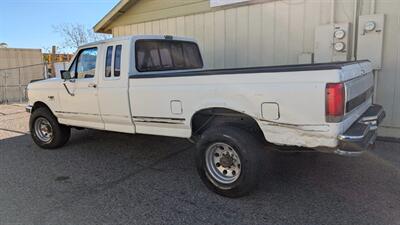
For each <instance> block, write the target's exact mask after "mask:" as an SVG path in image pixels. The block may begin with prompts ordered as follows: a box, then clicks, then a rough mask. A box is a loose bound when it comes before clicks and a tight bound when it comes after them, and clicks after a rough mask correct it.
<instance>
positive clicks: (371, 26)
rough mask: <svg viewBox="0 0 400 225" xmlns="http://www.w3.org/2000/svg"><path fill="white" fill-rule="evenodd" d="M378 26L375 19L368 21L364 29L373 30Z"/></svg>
mask: <svg viewBox="0 0 400 225" xmlns="http://www.w3.org/2000/svg"><path fill="white" fill-rule="evenodd" d="M375 28H376V23H375V22H374V21H368V22H366V23H365V25H364V30H365V31H367V32H370V31H373V30H375Z"/></svg>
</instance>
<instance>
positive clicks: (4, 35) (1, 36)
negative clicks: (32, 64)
mask: <svg viewBox="0 0 400 225" xmlns="http://www.w3.org/2000/svg"><path fill="white" fill-rule="evenodd" d="M117 3H118V0H0V43H1V42H5V43H7V44H8V46H9V47H12V48H42V49H43V48H48V47H50V46H52V45H61V44H62V43H63V39H62V37H61V36H60V35H59V34H57V33H55V32H54V29H53V25H57V24H63V23H79V24H84V25H85V26H87V27H88V28H92V27H93V26H94V25H95V24H96V23H97V22H99V21H100V19H101V18H103V17H104V16H105V15H106V14H107V13H108V12H109V11H110V10H111V9H112V7H114V6H115V5H116V4H117Z"/></svg>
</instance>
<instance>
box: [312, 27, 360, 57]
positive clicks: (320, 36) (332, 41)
mask: <svg viewBox="0 0 400 225" xmlns="http://www.w3.org/2000/svg"><path fill="white" fill-rule="evenodd" d="M351 36H352V33H351V24H350V23H337V24H326V25H321V26H318V27H317V28H316V29H315V43H314V62H315V63H324V62H337V61H348V60H350V55H351V54H350V53H351Z"/></svg>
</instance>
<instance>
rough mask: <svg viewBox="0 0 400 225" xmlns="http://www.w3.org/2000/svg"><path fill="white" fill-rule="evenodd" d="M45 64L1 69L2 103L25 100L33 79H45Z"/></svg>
mask: <svg viewBox="0 0 400 225" xmlns="http://www.w3.org/2000/svg"><path fill="white" fill-rule="evenodd" d="M44 72H45V64H43V63H40V64H34V65H28V66H21V67H15V68H7V69H0V103H10V102H24V101H26V100H27V95H26V87H27V86H28V84H29V83H30V82H31V81H32V80H38V79H44Z"/></svg>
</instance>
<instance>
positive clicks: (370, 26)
mask: <svg viewBox="0 0 400 225" xmlns="http://www.w3.org/2000/svg"><path fill="white" fill-rule="evenodd" d="M384 28H385V15H383V14H376V15H363V16H360V17H359V22H358V34H357V37H358V40H357V60H363V59H368V60H370V61H371V63H372V68H374V69H381V67H382V51H383V31H384Z"/></svg>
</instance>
